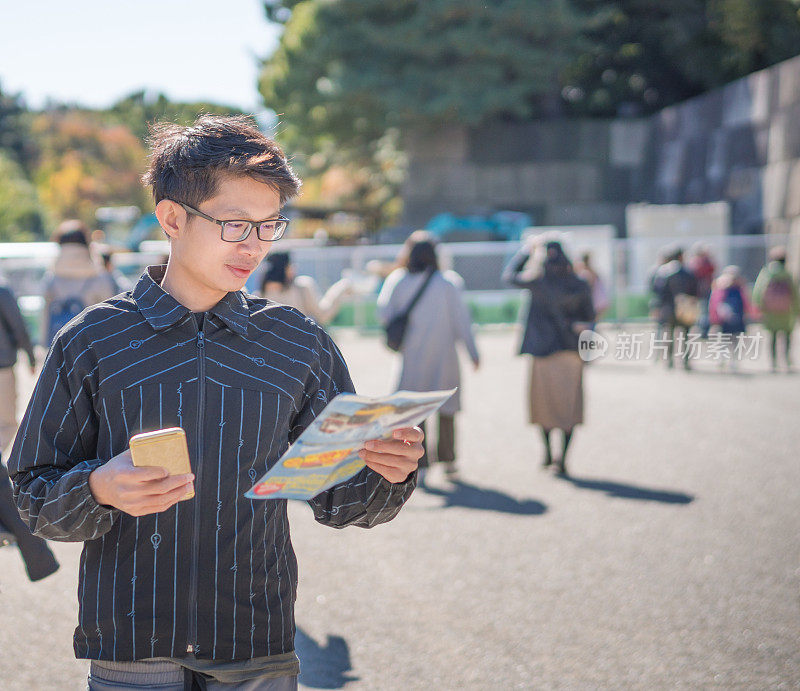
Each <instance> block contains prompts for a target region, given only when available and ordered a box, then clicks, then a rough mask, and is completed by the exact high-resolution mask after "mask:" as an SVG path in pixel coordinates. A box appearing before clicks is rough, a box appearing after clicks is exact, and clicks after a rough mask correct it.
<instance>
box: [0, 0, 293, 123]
mask: <svg viewBox="0 0 800 691" xmlns="http://www.w3.org/2000/svg"><path fill="white" fill-rule="evenodd" d="M279 33H280V32H279V27H276V26H274V25H270V24H268V23H267V21H266V19H265V18H264V13H263V10H262V5H261V2H260V1H259V0H105V1H101V0H70V1H69V2H59V1H57V0H0V86H1V87H2V89H3V91H4V92H6V93H8V92H11V93H17V92H21V93H22V94H23V96H24V97H25V100H26V101H27V103H28V105H29V106H31V107H34V108H39V107H41V106H43V105H44V104H45V102H46V101H47V99H48V98H52V99H55V100H59V101H66V102H75V103H80V104H82V105H87V106H92V107H106V106H109V105H111V104H112V103H113V102H114V101H116V100H118V99H119V98H121V97H123V96H125V95H127V94H129V93H131V92H133V91H136V90H139V89H143V88H144V89H148V90H153V91H162V92H164V93H165V94H166V95H167V96H168V97H169V98H170V99H173V100H186V101H188V100H201V99H202V100H210V101H214V102H218V103H224V104H229V105H233V106H238V107H240V108H243V109H244V110H246V111H256V110H260V109H261V108H263V106H262V105H261V103H260V101H259V96H258V93H257V91H256V81H257V76H258V58H259V57H266V56H268V55H269V54H270V53H271V52H272V51H273V50H274V48H275V46H276V45H277V41H278V38H279Z"/></svg>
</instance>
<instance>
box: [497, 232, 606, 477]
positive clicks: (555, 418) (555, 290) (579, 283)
mask: <svg viewBox="0 0 800 691" xmlns="http://www.w3.org/2000/svg"><path fill="white" fill-rule="evenodd" d="M531 255H533V256H531ZM503 278H504V280H505V281H506V282H507V283H510V284H511V285H515V286H518V287H520V288H525V289H526V290H528V291H529V293H530V307H529V309H528V319H527V321H526V324H525V333H524V336H523V339H522V346H521V348H520V353H521V354H528V355H532V356H533V358H532V363H531V375H530V384H529V404H530V422H531V423H532V424H535V425H540V426H541V429H542V436H543V439H544V445H545V457H544V463H543V465H544V466H545V467H548V466H551V465H553V464H554V459H553V453H552V448H551V435H552V432H553V430H554V429H560V430H562V432H563V446H562V453H561V457H560V458H559V459H558V460H557V461H556V462H555V464H556V466H557V468H558V471H559V472H560V473H561V474H566V472H567V463H566V459H567V449H568V448H569V445H570V442H571V441H572V434H573V431H574V428H575V426H576V425H578V424H580V423H582V422H583V361H582V360H581V358H580V356H579V354H578V336H579V334H580V332H581V331H582V330H584V329H587V328H591V326H592V325H593V322H594V320H595V313H594V307H593V306H592V291H591V288H590V286H589V284H588V283H587V282H586V281H585V280H583V279H582V278H579V277H578V276H577V275H576V274H575V272H574V271H573V268H572V263H571V262H570V260H569V258H568V257H567V255H566V253H565V252H564V249H563V248H562V246H561V244H560V243H559V242H555V241H549V242H542V241H541V240H536V239H535V240H534V241H533V242H532V243H530V244H528V245H526V246H524V247H523V248H522V249H521V250H520V251H519V252H518V253H517V254H516V255H515V256H514V258H513V259H512V260H511V262H510V263H509V265H508V267H507V268H506V270H505V271H504V272H503Z"/></svg>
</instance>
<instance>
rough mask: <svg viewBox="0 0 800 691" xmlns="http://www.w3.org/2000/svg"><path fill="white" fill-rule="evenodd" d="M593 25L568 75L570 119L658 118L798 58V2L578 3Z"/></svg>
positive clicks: (566, 94) (627, 0)
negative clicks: (656, 115)
mask: <svg viewBox="0 0 800 691" xmlns="http://www.w3.org/2000/svg"><path fill="white" fill-rule="evenodd" d="M574 2H575V3H576V4H577V6H578V7H579V8H580V9H582V10H583V11H585V12H589V13H591V14H593V16H595V17H596V19H597V21H596V24H595V25H594V27H592V28H590V29H589V31H588V34H587V35H588V38H589V39H590V45H591V46H592V47H591V49H590V50H589V51H587V52H586V53H585V54H584V55H582V56H581V57H580V58H579V59H578V60H576V61H575V62H574V63H573V64H572V65H571V66H570V68H569V69H567V70H566V72H565V77H566V86H565V88H564V90H563V95H564V98H565V99H566V100H567V101H568V102H569V103H570V104H571V108H572V112H575V113H578V114H590V115H603V116H605V115H615V114H617V113H619V112H620V111H622V112H625V111H627V112H629V113H631V114H638V113H647V112H653V111H655V110H658V109H660V108H663V107H665V106H668V105H671V104H673V103H676V102H678V101H681V100H684V99H687V98H690V97H692V96H696V95H698V94H700V93H703V92H705V91H708V90H709V89H712V88H715V87H718V86H721V85H723V84H725V83H727V82H729V81H731V80H733V79H736V78H738V77H742V76H745V75H746V74H749V73H750V72H752V71H754V70H757V69H761V68H764V67H767V66H769V65H772V64H774V63H776V62H779V61H781V60H785V59H787V58H789V57H792V56H794V55H796V54H797V53H798V52H800V16H798V7H800V5H798V2H797V1H796V0H671V1H670V2H663V1H662V0H574Z"/></svg>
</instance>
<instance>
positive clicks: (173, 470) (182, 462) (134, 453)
mask: <svg viewBox="0 0 800 691" xmlns="http://www.w3.org/2000/svg"><path fill="white" fill-rule="evenodd" d="M130 449H131V457H132V458H133V465H135V466H138V467H142V466H159V467H161V468H166V469H167V471H168V472H169V474H170V475H184V474H186V473H191V472H192V465H191V463H190V462H189V448H188V447H187V446H186V432H184V431H183V430H182V429H181V428H180V427H168V428H167V429H159V430H156V431H155V432H143V433H142V434H135V435H134V436H132V437H131V440H130ZM193 496H194V490H190V491H189V493H188V494H187V495H186V496H185V497H183V499H191V498H192V497H193ZM183 499H181V501H183Z"/></svg>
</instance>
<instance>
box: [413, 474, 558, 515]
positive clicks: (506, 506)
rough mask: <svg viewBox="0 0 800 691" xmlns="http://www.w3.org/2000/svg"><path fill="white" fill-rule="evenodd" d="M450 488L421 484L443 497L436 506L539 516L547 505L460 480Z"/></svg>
mask: <svg viewBox="0 0 800 691" xmlns="http://www.w3.org/2000/svg"><path fill="white" fill-rule="evenodd" d="M451 484H452V489H440V488H438V487H430V486H427V485H423V486H422V489H423V490H424V491H425V492H427V493H428V494H432V495H434V496H437V497H444V499H445V502H444V505H443V506H441V507H436V508H437V509H438V508H443V509H448V508H451V507H456V506H460V507H463V508H467V509H480V510H482V511H497V512H500V513H516V514H524V515H527V516H540V515H541V514H543V513H544V512H545V511H547V506H546V505H545V504H542V503H541V502H539V501H534V500H533V499H525V500H524V501H520V500H519V499H515V498H514V497H510V496H509V495H507V494H504V493H503V492H498V491H497V490H494V489H486V488H485V487H477V486H475V485H470V484H468V483H466V482H463V481H461V480H456V481H454V482H453V483H451Z"/></svg>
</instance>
